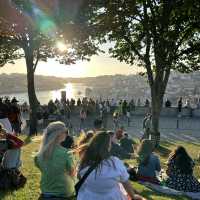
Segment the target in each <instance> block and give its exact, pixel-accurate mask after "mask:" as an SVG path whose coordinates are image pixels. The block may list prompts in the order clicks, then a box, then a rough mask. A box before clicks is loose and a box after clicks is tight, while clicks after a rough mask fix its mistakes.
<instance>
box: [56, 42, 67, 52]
mask: <svg viewBox="0 0 200 200" xmlns="http://www.w3.org/2000/svg"><path fill="white" fill-rule="evenodd" d="M56 47H57V48H58V50H59V51H61V52H64V51H67V45H66V44H64V43H63V42H57V44H56Z"/></svg>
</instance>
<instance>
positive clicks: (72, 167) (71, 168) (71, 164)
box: [66, 153, 77, 177]
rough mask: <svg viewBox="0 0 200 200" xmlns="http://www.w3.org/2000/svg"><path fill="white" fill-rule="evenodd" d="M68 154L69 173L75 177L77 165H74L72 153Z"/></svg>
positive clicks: (67, 165)
mask: <svg viewBox="0 0 200 200" xmlns="http://www.w3.org/2000/svg"><path fill="white" fill-rule="evenodd" d="M67 154H68V157H67V163H66V168H67V172H68V174H69V175H70V176H71V177H74V176H76V174H77V171H76V167H75V163H74V157H73V154H72V153H67Z"/></svg>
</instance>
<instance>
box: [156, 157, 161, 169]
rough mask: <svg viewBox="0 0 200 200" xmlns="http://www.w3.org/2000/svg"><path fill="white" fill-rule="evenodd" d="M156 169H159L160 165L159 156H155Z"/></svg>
mask: <svg viewBox="0 0 200 200" xmlns="http://www.w3.org/2000/svg"><path fill="white" fill-rule="evenodd" d="M156 171H158V172H160V171H161V165H160V159H159V157H156Z"/></svg>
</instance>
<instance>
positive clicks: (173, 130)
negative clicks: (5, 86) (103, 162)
mask: <svg viewBox="0 0 200 200" xmlns="http://www.w3.org/2000/svg"><path fill="white" fill-rule="evenodd" d="M95 118H96V116H89V117H88V119H87V121H86V123H85V129H86V130H88V129H92V128H93V121H94V119H95ZM71 122H72V126H73V128H72V131H71V134H73V135H77V133H79V131H80V129H79V126H80V119H79V116H72V119H71ZM142 122H143V117H142V116H132V117H131V123H130V126H129V127H128V126H127V122H126V120H122V121H121V125H123V126H124V127H125V130H126V131H127V132H128V134H129V135H131V136H133V137H136V138H140V137H141V136H142V134H143V132H142V131H143V129H142V124H143V123H142ZM43 128H44V127H42V128H41V129H40V130H39V132H42V129H43ZM107 129H110V130H112V129H114V126H113V121H112V117H111V116H110V117H108V121H107ZM24 132H25V131H24ZM160 132H161V140H168V141H173V140H178V141H185V142H187V141H188V142H194V143H200V118H180V119H179V122H178V128H177V118H169V117H161V118H160Z"/></svg>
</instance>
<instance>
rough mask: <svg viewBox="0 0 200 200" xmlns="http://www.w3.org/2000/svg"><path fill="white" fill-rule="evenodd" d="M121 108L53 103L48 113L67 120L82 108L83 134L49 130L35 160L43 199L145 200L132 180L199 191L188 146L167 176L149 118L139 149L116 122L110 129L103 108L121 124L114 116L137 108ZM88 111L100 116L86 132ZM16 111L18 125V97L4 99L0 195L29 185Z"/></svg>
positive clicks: (176, 154) (59, 125)
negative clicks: (23, 160) (187, 149)
mask: <svg viewBox="0 0 200 200" xmlns="http://www.w3.org/2000/svg"><path fill="white" fill-rule="evenodd" d="M180 101H181V99H180ZM168 103H169V102H168ZM146 104H148V102H146ZM97 105H98V106H97ZM119 105H120V106H119ZM119 105H117V104H116V103H114V100H113V101H111V102H110V101H101V102H98V103H96V102H94V101H93V100H92V99H90V100H88V99H87V98H85V99H84V100H83V101H81V100H80V101H79V100H78V101H77V105H76V102H75V100H73V101H69V102H68V101H66V102H60V101H56V102H53V101H50V102H49V104H48V106H47V109H48V112H51V113H54V112H55V111H56V110H57V109H58V108H59V112H61V113H63V115H64V116H67V119H70V116H68V114H66V111H68V109H70V112H71V110H73V109H75V106H78V107H79V110H80V127H81V129H80V130H81V133H80V134H77V135H76V137H75V136H71V135H70V132H69V129H70V127H69V124H67V123H63V122H61V121H54V122H51V123H49V124H48V126H47V127H46V128H45V130H44V133H43V139H42V142H41V147H40V149H39V152H38V154H37V155H36V157H35V159H34V161H35V165H36V167H37V168H38V169H39V170H40V172H41V182H40V189H41V195H40V198H39V199H40V200H70V199H74V198H76V199H77V200H83V199H87V200H94V199H96V200H98V199H99V200H102V199H104V200H131V199H138V200H144V199H145V198H144V197H142V196H141V195H140V194H139V193H138V192H137V191H136V190H135V189H134V188H133V187H132V185H131V183H130V180H131V181H140V182H150V183H153V184H157V185H165V186H167V187H169V188H172V189H175V190H177V191H183V192H200V182H199V181H198V180H197V179H196V178H195V176H194V175H193V169H194V166H195V162H194V161H193V160H192V158H191V157H190V156H189V154H188V153H187V151H186V149H185V148H184V147H182V146H179V147H177V148H176V149H175V150H174V151H173V152H172V153H171V154H170V156H169V158H168V162H167V169H166V171H163V169H162V167H163V166H161V162H160V158H159V156H158V155H157V154H156V153H155V149H156V146H155V142H154V141H153V140H152V139H151V132H150V130H151V115H150V114H148V115H147V116H146V117H145V119H144V122H143V128H144V136H143V137H142V138H141V140H140V144H136V143H135V142H134V141H133V139H132V138H131V137H130V136H129V135H128V133H127V132H126V131H125V129H124V127H121V126H119V124H117V122H115V123H116V126H115V129H113V130H108V129H107V127H106V125H105V122H104V116H103V115H104V111H103V110H104V109H106V110H107V112H112V113H113V120H117V117H116V116H115V115H118V116H122V117H123V116H126V117H127V113H129V112H130V110H129V109H133V108H132V107H130V105H131V104H130V102H127V101H125V100H124V101H120V102H119ZM65 106H66V107H65ZM90 106H91V107H92V106H94V107H93V108H94V109H97V110H98V112H99V115H98V116H96V115H95V116H93V117H98V118H96V119H95V120H94V123H93V129H92V130H88V131H85V130H84V128H82V127H84V123H85V122H84V121H85V120H86V118H87V115H90V111H88V108H89V107H90ZM108 107H109V108H108ZM24 108H25V107H24ZM13 111H15V120H16V119H17V120H19V119H20V108H19V106H18V104H17V100H16V98H13V99H12V100H11V101H9V100H8V99H0V163H1V164H0V190H8V189H18V188H20V187H23V186H24V184H25V183H26V178H25V177H24V176H23V174H22V173H21V172H20V166H21V156H20V155H21V148H22V146H23V145H24V143H23V141H22V140H20V139H19V138H18V133H20V131H19V129H20V128H19V127H18V126H16V124H15V123H16V121H14V120H12V119H13V118H14V117H11V115H13V114H12V112H13ZM69 115H70V114H69ZM16 116H17V117H16ZM18 123H19V124H20V120H19V121H18ZM77 126H79V125H77ZM126 159H129V160H132V161H133V163H136V162H135V161H137V163H138V164H137V165H136V166H130V165H129V164H127V163H125V162H124V160H126Z"/></svg>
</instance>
